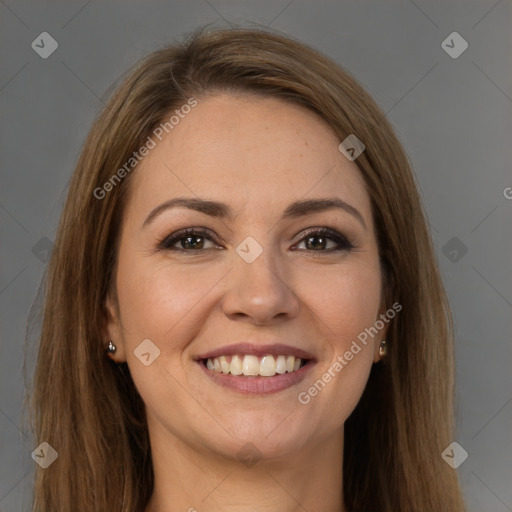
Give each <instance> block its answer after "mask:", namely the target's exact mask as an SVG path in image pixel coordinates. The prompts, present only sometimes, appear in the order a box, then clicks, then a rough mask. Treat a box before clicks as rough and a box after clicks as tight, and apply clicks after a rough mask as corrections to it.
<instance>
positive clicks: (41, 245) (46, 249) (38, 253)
mask: <svg viewBox="0 0 512 512" xmlns="http://www.w3.org/2000/svg"><path fill="white" fill-rule="evenodd" d="M52 248H53V244H52V242H51V240H50V239H49V238H46V237H45V236H43V238H40V239H39V240H38V241H37V243H36V244H35V245H34V247H32V254H33V255H34V256H35V257H36V258H37V259H38V260H39V261H41V262H42V263H48V260H49V259H50V254H51V252H52Z"/></svg>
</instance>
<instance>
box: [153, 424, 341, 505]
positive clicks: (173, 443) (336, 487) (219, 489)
mask: <svg viewBox="0 0 512 512" xmlns="http://www.w3.org/2000/svg"><path fill="white" fill-rule="evenodd" d="M150 433H152V434H153V435H152V436H151V435H150V437H151V444H152V447H153V448H152V457H153V469H154V475H155V484H154V488H153V494H152V497H151V500H150V501H149V503H148V505H147V507H146V509H145V512H235V511H236V512H246V511H247V512H255V511H257V512H275V511H276V510H279V511H280V512H298V511H304V510H324V511H329V512H344V511H345V508H344V506H343V487H342V481H343V430H342V429H341V430H339V431H336V432H335V433H333V435H332V436H331V437H330V438H327V439H324V440H322V441H321V442H320V443H316V444H314V443H311V445H308V446H304V447H302V448H301V449H300V450H297V451H295V452H293V453H291V454H288V455H283V456H280V457H277V458H267V457H262V458H261V459H258V458H257V457H256V458H255V459H253V460H252V463H251V462H246V463H244V462H243V461H240V460H238V459H237V458H235V459H232V458H228V457H226V456H225V455H222V454H216V453H212V452H211V451H208V452H205V451H204V450H203V451H198V450H197V448H195V447H191V446H189V445H187V444H186V443H184V442H183V441H182V440H181V439H178V438H176V437H174V436H172V434H170V433H169V431H163V430H160V432H159V431H158V430H157V431H155V430H153V432H152V429H151V428H150ZM155 447H158V449H155ZM244 460H245V459H244Z"/></svg>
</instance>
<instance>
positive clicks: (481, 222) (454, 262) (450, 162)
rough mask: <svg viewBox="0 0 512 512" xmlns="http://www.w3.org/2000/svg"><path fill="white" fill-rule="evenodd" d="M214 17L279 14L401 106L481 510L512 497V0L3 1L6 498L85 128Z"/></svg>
mask: <svg viewBox="0 0 512 512" xmlns="http://www.w3.org/2000/svg"><path fill="white" fill-rule="evenodd" d="M206 22H214V26H215V27H218V28H220V27H223V26H229V25H230V24H232V23H237V24H239V25H244V26H246V25H252V26H254V25H260V26H270V27H272V28H274V29H277V30H279V31H282V32H285V33H288V34H290V35H292V36H295V37H297V38H299V39H301V40H302V41H304V42H306V43H309V44H311V45H312V46H314V47H316V48H317V49H319V50H321V51H323V52H325V53H327V54H328V55H330V56H331V57H333V58H334V59H335V60H336V61H337V62H339V63H341V64H342V65H343V66H344V67H346V68H347V69H348V70H349V71H350V72H351V73H352V74H353V75H354V76H355V77H356V78H357V79H358V80H359V81H360V82H361V83H362V85H363V86H364V87H366V88H367V90H368V91H369V92H370V94H372V95H373V97H374V98H375V99H376V101H377V102H378V104H379V105H380V106H381V107H382V109H383V110H384V111H385V112H386V113H387V114H388V116H389V119H390V121H391V123H392V124H393V125H394V126H395V128H396V130H397V132H398V135H399V137H400V138H401V140H402V142H403V144H404V146H405V148H406V151H407V152H408V154H409V155H410V157H411V160H412V162H413V165H414V168H415V171H416V173H417V177H418V181H419V184H420V188H421V193H422V196H423V198H424V201H425V207H426V209H427V212H428V216H429V221H430V223H431V227H432V235H433V237H434V241H435V244H436V248H437V252H438V258H439V264H440V267H441V270H442V273H443V277H444V281H445V284H446V287H447V291H448V293H449V297H450V300H451V305H452V308H453V312H454V316H455V323H456V336H457V354H456V355H457V406H458V409H457V417H458V428H459V432H458V435H457V437H456V441H457V442H459V443H460V444H461V445H462V446H463V447H464V448H465V450H466V451H467V452H468V453H469V457H468V459H467V460H466V461H465V462H464V463H463V464H462V465H461V466H460V467H459V469H458V472H459V475H460V478H461V481H462V485H463V487H464V492H465V495H466V499H467V502H468V506H469V510H470V512H477V511H482V512H505V511H510V510H512V492H511V485H510V484H511V482H512V469H511V461H512V439H511V438H512V434H511V433H512V403H511V402H512V383H511V380H512V379H511V377H510V375H511V363H512V349H511V344H510V341H511V340H510V332H511V330H510V326H511V309H512V286H511V285H512V283H511V281H512V279H511V278H512V275H511V274H512V273H511V272H510V263H511V254H512V250H511V249H512V247H511V245H512V244H511V240H512V237H511V229H510V225H511V222H510V215H511V210H512V200H511V199H510V198H512V189H508V188H507V187H512V176H511V173H510V170H511V161H512V151H511V142H512V139H511V135H512V126H511V125H512V116H511V114H512V73H511V70H512V62H511V60H512V57H511V56H512V41H511V39H512V36H511V34H512V31H511V30H512V2H511V1H510V0H508V1H507V0H501V1H496V0H492V1H485V0H479V1H476V0H471V1H467V0H464V1H463V0H460V1H453V0H450V1H442V2H441V1H433V0H430V1H427V0H423V1H422V0H415V1H412V0H401V1H390V0H386V1H382V0H373V1H361V0H359V1H315V2H313V1H312V0H309V1H306V0H294V1H293V0H292V1H290V0H282V1H277V0H273V1H270V0H266V1H261V0H257V1H256V0H253V1H234V0H193V1H187V2H185V1H169V2H163V1H151V2H145V3H143V2H133V1H123V2H120V1H117V2H116V1H99V0H97V1H87V0H79V1H59V2H57V1H55V2H45V1H40V2H39V1H38V2H36V1H32V2H26V1H18V0H0V26H1V29H0V55H1V76H0V108H1V118H0V119H1V122H0V129H1V137H0V147H1V155H2V158H1V177H2V186H1V189H0V221H1V274H0V316H1V320H0V322H1V323H0V325H1V330H0V435H1V438H0V510H1V511H2V512H11V511H19V510H28V507H29V504H30V491H31V482H32V474H33V468H34V464H35V463H34V462H33V460H32V458H31V452H32V450H33V449H34V448H35V447H36V446H37V445H38V444H39V442H41V441H42V440H37V441H34V440H31V439H30V438H29V437H28V435H27V433H26V429H25V428H24V426H23V423H22V416H21V400H22V393H23V386H24V384H23V377H22V363H23V337H24V332H25V325H26V318H27V313H28V310H29V307H30V305H31V303H32V302H33V300H34V298H35V293H36V289H37V286H38V284H39V282H40V280H41V278H42V275H43V271H44V269H45V265H46V261H47V257H48V251H49V249H51V243H52V240H54V236H55V230H56V225H57V221H58V218H59V213H60V210H61V208H62V205H63V201H64V197H65V191H66V187H67V185H68V181H69V178H70V175H71V173H72V170H73V168H74V165H75V163H76V160H77V157H78V154H79V151H80V148H81V145H82V144H83V142H84V138H85V136H86V133H87V131H88V129H89V127H90V125H91V122H92V120H93V119H94V117H95V116H96V115H97V113H98V112H99V111H100V109H101V107H102V104H103V103H104V101H105V98H107V96H108V93H109V92H110V90H111V85H112V84H113V83H114V82H115V81H116V80H117V79H118V77H119V75H120V74H121V73H123V72H125V71H126V70H127V69H128V68H129V67H130V66H131V65H132V64H133V63H134V62H135V60H137V59H138V58H140V57H142V56H143V55H145V54H147V53H148V52H149V51H151V50H153V49H156V48H158V47H160V46H162V45H165V44H169V43H171V42H173V41H174V40H176V39H178V38H180V37H181V36H182V35H184V34H185V33H188V32H190V31H192V30H193V29H195V28H196V27H197V26H198V25H200V24H203V23H206ZM45 31H46V32H49V33H50V34H51V35H52V37H53V38H55V40H57V42H58V45H59V46H58V49H57V50H56V51H55V52H54V53H53V54H52V55H51V56H50V57H49V58H47V59H42V58H41V57H40V56H39V55H38V54H37V53H36V52H35V51H34V50H33V49H32V48H31V43H32V41H34V40H35V39H36V38H37V36H38V35H39V34H40V33H42V32H45ZM453 31H456V32H459V33H460V34H461V36H462V37H463V38H464V39H465V40H466V41H467V42H468V44H469V47H468V49H467V50H466V51H465V52H464V53H462V54H461V55H460V56H459V57H458V58H456V59H454V58H452V57H450V56H449V55H448V54H447V53H446V52H445V50H444V49H443V48H442V47H441V43H442V41H443V40H445V39H446V38H447V36H448V35H449V34H451V33H452V32H453ZM507 195H508V198H507ZM466 251H467V252H466ZM70 300H72V298H71V297H70ZM31 363H32V367H33V354H32V353H30V354H29V369H31V368H32V367H31V366H30V364H31ZM403 512H405V511H403ZM426 512H427V511H426Z"/></svg>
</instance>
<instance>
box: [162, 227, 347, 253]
mask: <svg viewBox="0 0 512 512" xmlns="http://www.w3.org/2000/svg"><path fill="white" fill-rule="evenodd" d="M193 235H195V236H199V237H201V238H206V239H208V240H210V241H211V242H213V243H216V242H215V240H213V239H212V237H211V236H210V234H209V232H208V231H207V230H205V229H203V228H187V229H182V230H181V231H178V232H177V233H174V234H172V235H170V236H167V237H165V238H164V239H163V240H161V241H160V242H159V243H158V245H157V249H158V250H160V251H175V252H181V253H188V254H189V255H191V256H193V255H195V254H198V253H199V252H204V251H207V250H209V249H179V248H176V247H173V245H175V244H176V243H177V242H179V241H180V240H183V239H185V238H187V237H191V236H193ZM308 237H315V238H316V237H326V238H329V239H331V240H333V241H334V242H336V243H337V244H338V248H335V249H332V248H331V249H324V250H318V251H316V250H314V249H299V250H301V251H303V250H305V251H307V252H311V253H313V254H314V253H319V252H320V253H322V252H323V253H339V252H342V251H347V252H350V251H351V250H352V249H354V248H355V246H354V245H353V244H352V243H350V242H349V241H348V240H347V238H346V237H345V236H344V235H342V234H341V233H338V232H337V231H335V230H333V229H330V228H314V229H312V230H310V231H308V232H307V233H305V234H304V236H303V237H302V238H301V239H300V240H299V242H297V243H302V242H304V241H305V240H306V239H307V238H308ZM296 245H297V244H296Z"/></svg>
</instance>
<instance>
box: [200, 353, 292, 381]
mask: <svg viewBox="0 0 512 512" xmlns="http://www.w3.org/2000/svg"><path fill="white" fill-rule="evenodd" d="M228 357H229V356H220V357H214V358H210V359H207V360H206V367H207V368H208V370H213V371H216V372H218V373H225V374H228V373H231V375H248V376H250V375H252V376H256V375H261V376H262V377H273V376H274V375H276V374H280V375H282V374H283V373H286V372H289V373H291V372H296V371H297V370H298V369H299V368H300V366H301V364H302V359H301V358H300V357H295V356H284V355H282V356H277V358H275V357H274V356H271V355H267V356H264V357H262V358H259V357H257V356H253V355H249V354H247V355H244V356H239V355H234V356H232V357H231V361H228Z"/></svg>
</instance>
